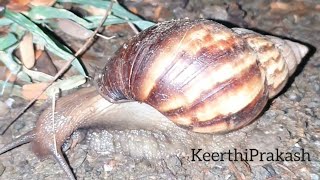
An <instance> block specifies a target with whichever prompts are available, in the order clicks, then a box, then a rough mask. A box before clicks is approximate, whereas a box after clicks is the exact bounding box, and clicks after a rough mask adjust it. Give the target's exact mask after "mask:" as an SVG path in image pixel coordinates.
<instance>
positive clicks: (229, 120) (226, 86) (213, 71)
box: [97, 20, 307, 133]
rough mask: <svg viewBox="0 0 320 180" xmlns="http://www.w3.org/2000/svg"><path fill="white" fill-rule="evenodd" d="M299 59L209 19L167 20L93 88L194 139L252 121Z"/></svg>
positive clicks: (284, 44)
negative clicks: (148, 109)
mask: <svg viewBox="0 0 320 180" xmlns="http://www.w3.org/2000/svg"><path fill="white" fill-rule="evenodd" d="M291 46H294V47H296V48H297V49H298V50H297V49H296V50H294V49H293V48H292V47H291ZM295 51H297V52H298V53H297V52H295ZM306 52H307V48H306V47H304V46H303V45H300V44H298V43H294V42H291V41H287V40H282V39H279V38H276V37H271V36H263V35H260V34H257V33H255V32H252V31H249V30H244V29H233V30H232V29H229V28H227V27H225V26H223V25H221V24H218V23H215V22H212V21H208V20H195V21H190V20H178V21H168V22H163V23H160V24H157V25H155V26H153V27H151V28H149V29H147V30H145V31H143V32H142V33H140V34H139V35H138V36H136V37H134V38H133V39H131V40H130V41H129V42H128V43H127V44H125V45H123V47H122V48H120V49H119V50H118V52H117V53H116V55H115V56H114V57H113V58H111V59H110V60H109V61H108V62H107V64H106V67H105V68H104V70H103V73H102V74H101V75H100V76H99V77H98V81H97V84H98V87H99V91H100V94H101V95H102V96H104V97H105V98H106V99H107V100H109V101H110V102H124V101H139V102H143V103H147V104H149V105H151V106H152V107H154V108H155V109H157V110H158V111H160V112H161V113H162V114H164V115H165V116H166V117H168V118H169V119H170V120H172V121H173V122H174V123H176V124H177V125H179V126H182V127H185V128H188V129H191V130H193V131H195V132H202V133H212V132H227V131H231V130H234V129H237V128H240V127H242V126H244V125H246V124H248V123H249V122H251V121H252V120H253V119H255V117H256V116H258V115H259V113H260V112H261V111H262V110H263V108H264V106H265V104H266V102H267V101H268V98H269V97H273V96H274V95H276V94H277V93H278V92H279V91H280V90H281V89H282V88H283V86H284V85H285V83H286V81H287V79H288V76H289V74H292V72H293V71H294V69H295V68H296V65H297V64H298V63H299V62H300V60H301V58H302V57H303V56H304V55H305V54H306ZM297 54H299V55H297ZM288 62H289V63H288ZM292 62H294V63H292Z"/></svg>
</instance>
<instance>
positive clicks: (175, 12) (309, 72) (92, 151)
mask: <svg viewBox="0 0 320 180" xmlns="http://www.w3.org/2000/svg"><path fill="white" fill-rule="evenodd" d="M120 2H121V3H123V4H124V5H125V6H126V7H127V8H128V9H130V10H132V11H137V12H138V13H139V15H141V17H144V18H146V19H148V20H153V21H163V20H170V19H177V18H186V17H188V18H190V19H196V18H205V19H212V20H216V21H218V22H221V23H223V24H224V25H227V26H229V27H235V26H240V27H245V28H248V29H253V30H257V31H258V32H263V33H268V34H273V35H278V36H281V37H286V38H289V39H294V40H297V41H299V42H302V43H304V44H306V45H308V47H309V48H310V52H309V54H308V55H307V57H306V58H304V59H303V61H302V63H301V64H300V66H299V67H298V70H297V72H296V73H295V74H294V75H293V77H291V78H290V80H289V83H288V85H287V87H286V88H285V90H283V91H282V93H281V94H280V95H279V96H277V97H276V98H274V99H273V100H272V101H271V102H270V103H269V106H268V108H266V110H265V111H264V113H263V114H262V115H261V116H260V117H259V118H258V119H257V120H256V121H255V122H254V123H252V124H251V125H249V126H247V127H245V128H243V129H241V130H238V131H235V132H232V133H229V134H225V135H207V134H197V133H192V132H188V131H185V130H183V129H180V128H178V127H175V126H172V127H171V126H170V127H169V128H168V129H167V130H168V131H160V130H156V129H155V130H152V131H149V130H144V129H137V130H112V129H105V130H96V129H88V130H82V131H79V132H77V133H74V134H73V136H72V138H71V139H73V140H78V141H80V143H79V144H77V145H74V143H72V142H71V141H69V142H67V143H65V145H64V146H63V149H64V150H66V156H67V158H68V160H69V162H70V164H71V166H72V168H73V170H74V172H75V174H76V176H77V178H78V179H86V180H89V179H230V180H231V179H312V180H318V179H320V151H319V149H320V53H319V51H317V49H318V48H320V36H319V34H320V2H319V0H305V1H298V0H294V1H281V2H280V1H271V0H268V1H265V0H238V1H237V3H236V2H235V1H231V0H225V1H222V0H215V1H210V0H189V1H188V0H176V1H169V0H159V1H156V0H148V1H144V0H131V1H129V0H125V1H120ZM119 28H120V29H121V30H119ZM104 33H105V34H106V35H114V33H117V38H114V39H112V40H110V41H105V40H98V41H97V42H96V44H95V45H94V47H93V48H91V49H90V51H91V52H93V53H96V54H97V55H96V56H98V59H100V60H99V61H98V62H91V66H90V67H92V66H94V68H97V67H100V68H101V67H102V65H103V64H104V63H105V61H106V60H107V59H108V58H109V57H111V56H112V54H113V53H114V51H115V50H116V49H117V48H118V47H120V45H121V44H122V43H123V42H125V41H126V40H127V39H128V38H130V37H131V36H132V35H134V33H133V32H132V30H131V29H130V28H129V27H128V26H127V25H122V26H118V27H110V28H107V29H106V31H105V32H104ZM65 39H66V41H67V42H69V43H70V44H76V43H79V42H77V41H72V39H68V37H66V38H65ZM79 44H80V45H81V43H79ZM80 45H77V46H78V47H80ZM92 64H93V65H92ZM94 68H93V69H94ZM89 71H90V70H89ZM12 98H13V99H14V100H15V102H14V105H13V109H11V112H10V113H9V114H8V116H12V115H13V114H15V113H16V111H18V110H19V109H20V108H21V107H23V106H25V105H26V103H27V102H26V101H24V100H22V99H19V98H16V97H12ZM43 108H44V106H43V105H41V104H39V103H38V104H36V105H35V106H33V107H32V108H31V109H29V110H28V111H27V112H26V113H25V114H24V115H23V116H22V118H20V119H19V120H18V121H17V122H16V123H15V124H14V125H13V126H12V127H11V128H10V129H9V131H8V132H7V133H6V134H5V135H3V136H2V137H1V138H0V144H5V143H6V142H9V141H10V140H11V139H13V138H16V137H19V136H20V135H22V134H24V133H26V132H28V131H30V130H31V129H32V128H33V127H34V124H35V121H36V119H37V117H38V116H39V113H40V112H41V111H42V109H43ZM6 118H8V117H6ZM6 118H3V117H2V118H1V121H0V127H2V126H4V124H5V122H4V121H5V119H6ZM81 140H82V141H81ZM73 142H74V141H73ZM200 148H201V149H203V151H208V152H226V151H228V150H233V149H237V150H239V151H245V150H246V149H257V150H259V151H263V152H275V150H276V149H279V150H281V151H283V152H291V153H294V152H301V150H304V151H305V152H308V153H309V154H310V161H308V160H306V161H259V160H257V159H255V160H254V161H228V160H225V161H208V162H204V161H201V162H199V161H192V150H191V149H200ZM0 179H47V180H51V179H52V180H53V179H65V174H64V172H63V171H62V169H60V167H59V166H58V164H56V163H55V161H53V160H52V159H45V160H42V161H41V160H40V159H38V158H37V157H36V156H35V155H34V154H33V153H32V152H31V151H30V145H23V146H20V147H19V148H16V149H14V150H12V151H10V152H7V153H5V154H3V155H1V156H0Z"/></svg>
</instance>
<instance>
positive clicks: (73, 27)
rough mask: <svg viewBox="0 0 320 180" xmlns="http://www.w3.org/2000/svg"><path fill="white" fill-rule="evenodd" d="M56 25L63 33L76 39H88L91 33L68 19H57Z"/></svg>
mask: <svg viewBox="0 0 320 180" xmlns="http://www.w3.org/2000/svg"><path fill="white" fill-rule="evenodd" d="M57 25H58V27H59V28H60V29H61V30H62V31H63V32H64V33H66V34H68V35H70V36H72V37H75V38H78V39H83V40H85V39H88V38H89V37H90V36H91V34H92V33H93V32H92V31H91V30H88V29H86V28H84V27H83V26H81V25H80V24H78V23H76V22H74V21H71V20H68V19H57Z"/></svg>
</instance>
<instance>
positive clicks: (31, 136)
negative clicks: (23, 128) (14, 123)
mask: <svg viewBox="0 0 320 180" xmlns="http://www.w3.org/2000/svg"><path fill="white" fill-rule="evenodd" d="M35 135H36V134H35V132H34V131H29V132H27V133H26V134H24V135H22V136H20V137H18V138H17V139H14V140H12V141H11V142H10V143H8V144H6V145H4V146H3V147H1V149H0V154H3V153H5V152H7V151H10V150H11V149H14V148H16V147H18V146H21V145H23V144H27V143H29V142H31V141H32V140H33V139H34V138H35Z"/></svg>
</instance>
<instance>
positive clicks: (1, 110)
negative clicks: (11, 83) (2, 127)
mask: <svg viewBox="0 0 320 180" xmlns="http://www.w3.org/2000/svg"><path fill="white" fill-rule="evenodd" d="M9 111H10V109H9V107H8V106H7V104H6V103H4V102H2V101H0V117H3V116H5V115H6V114H7V113H9Z"/></svg>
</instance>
